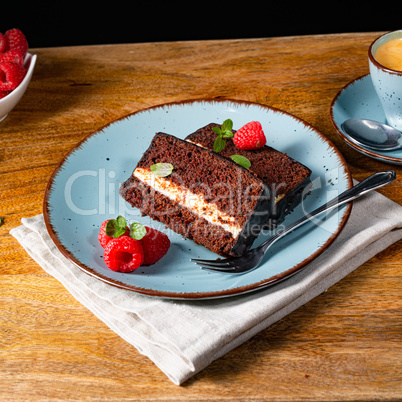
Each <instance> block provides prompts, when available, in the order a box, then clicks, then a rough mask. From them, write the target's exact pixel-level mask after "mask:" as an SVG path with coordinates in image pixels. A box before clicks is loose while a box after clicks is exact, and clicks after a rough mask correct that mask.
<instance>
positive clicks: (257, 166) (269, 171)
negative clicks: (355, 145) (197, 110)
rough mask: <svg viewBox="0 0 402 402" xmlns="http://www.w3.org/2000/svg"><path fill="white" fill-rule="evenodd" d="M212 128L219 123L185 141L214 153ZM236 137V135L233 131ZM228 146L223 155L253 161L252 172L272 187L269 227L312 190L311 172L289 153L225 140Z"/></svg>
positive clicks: (197, 132)
mask: <svg viewBox="0 0 402 402" xmlns="http://www.w3.org/2000/svg"><path fill="white" fill-rule="evenodd" d="M213 127H220V125H219V124H216V123H210V124H208V125H206V126H205V127H202V128H200V129H198V130H197V131H195V132H194V133H192V134H190V135H188V136H187V137H186V138H185V139H186V140H187V141H191V142H192V143H194V144H198V145H200V146H202V147H205V148H207V149H209V150H213V147H214V142H215V139H216V136H217V135H216V133H215V132H214V131H213V130H212V128H213ZM232 132H233V134H234V133H235V132H236V131H235V130H233V131H232ZM225 140H226V145H225V147H224V149H223V150H222V151H220V152H219V155H220V156H223V157H225V158H230V156H231V155H235V154H238V155H243V156H245V157H246V158H247V159H249V160H250V162H251V166H250V168H249V171H250V172H252V173H253V174H255V175H256V176H257V177H258V178H260V179H261V180H263V181H264V182H265V184H266V185H267V186H268V187H269V189H270V192H271V194H272V196H273V197H274V199H275V202H274V206H273V209H272V211H271V213H270V214H269V215H267V217H268V218H269V224H270V226H276V225H278V224H279V223H281V222H282V221H283V219H284V218H285V216H286V214H288V213H289V212H291V211H292V210H293V209H294V208H295V207H296V206H297V205H298V204H299V203H300V202H301V200H302V199H303V197H304V196H305V195H307V194H308V192H309V191H310V188H311V180H310V175H311V170H310V169H309V168H308V167H307V166H305V165H303V164H302V163H300V162H298V161H296V160H294V159H292V158H291V157H290V156H288V155H287V154H286V153H283V152H280V151H278V150H276V149H274V148H272V147H269V146H264V147H262V148H259V149H256V150H242V149H239V148H237V147H236V145H235V144H234V142H233V139H232V138H226V139H225Z"/></svg>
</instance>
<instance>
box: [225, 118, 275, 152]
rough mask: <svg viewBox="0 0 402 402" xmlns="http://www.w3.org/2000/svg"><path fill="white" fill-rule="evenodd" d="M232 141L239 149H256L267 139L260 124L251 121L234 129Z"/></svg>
mask: <svg viewBox="0 0 402 402" xmlns="http://www.w3.org/2000/svg"><path fill="white" fill-rule="evenodd" d="M233 142H234V144H235V145H236V147H237V148H240V149H258V148H261V147H263V146H264V145H265V143H266V142H267V141H266V139H265V135H264V131H263V130H262V127H261V124H260V123H259V122H258V121H251V122H250V123H247V124H245V125H244V126H243V127H242V128H240V129H239V130H237V131H236V133H235V135H234V137H233Z"/></svg>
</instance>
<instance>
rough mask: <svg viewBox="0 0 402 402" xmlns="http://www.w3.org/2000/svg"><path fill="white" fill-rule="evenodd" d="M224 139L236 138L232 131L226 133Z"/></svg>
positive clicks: (223, 135)
mask: <svg viewBox="0 0 402 402" xmlns="http://www.w3.org/2000/svg"><path fill="white" fill-rule="evenodd" d="M222 137H223V138H232V137H234V134H233V133H232V131H231V130H230V131H224V132H223V134H222Z"/></svg>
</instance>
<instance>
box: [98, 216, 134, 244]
mask: <svg viewBox="0 0 402 402" xmlns="http://www.w3.org/2000/svg"><path fill="white" fill-rule="evenodd" d="M110 220H111V219H107V220H106V221H103V222H102V225H101V227H100V229H99V234H98V240H99V243H100V244H101V246H102V247H103V248H105V247H106V246H107V244H108V243H109V242H110V240H113V239H114V237H111V236H108V235H107V234H106V225H107V223H108V222H109V221H110ZM129 233H130V231H129V230H128V228H127V230H126V232H125V233H124V236H128V235H129Z"/></svg>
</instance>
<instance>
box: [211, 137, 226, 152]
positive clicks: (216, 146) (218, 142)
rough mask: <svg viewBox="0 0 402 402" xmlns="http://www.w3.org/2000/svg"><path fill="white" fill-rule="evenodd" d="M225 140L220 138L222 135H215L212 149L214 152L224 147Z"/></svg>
mask: <svg viewBox="0 0 402 402" xmlns="http://www.w3.org/2000/svg"><path fill="white" fill-rule="evenodd" d="M225 145H226V141H225V140H224V139H223V138H222V136H220V135H219V136H218V137H216V140H215V142H214V151H215V152H221V151H222V149H223V148H225Z"/></svg>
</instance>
